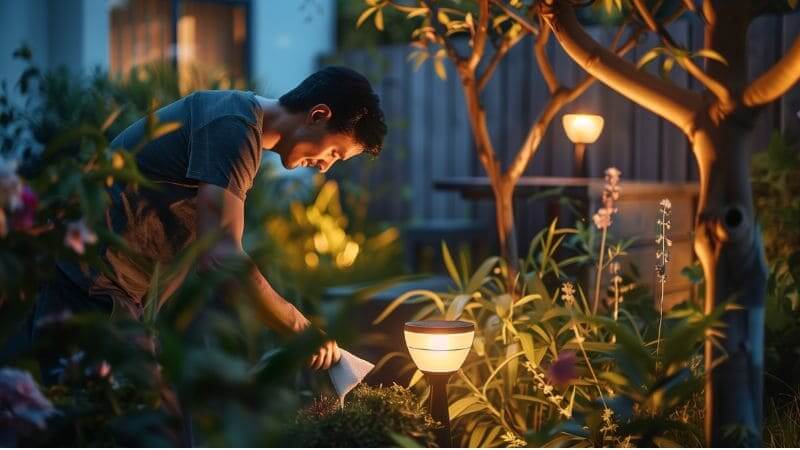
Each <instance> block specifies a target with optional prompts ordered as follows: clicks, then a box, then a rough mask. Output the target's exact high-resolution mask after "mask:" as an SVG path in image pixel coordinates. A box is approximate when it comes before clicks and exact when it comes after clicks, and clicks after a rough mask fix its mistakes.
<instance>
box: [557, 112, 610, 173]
mask: <svg viewBox="0 0 800 450" xmlns="http://www.w3.org/2000/svg"><path fill="white" fill-rule="evenodd" d="M562 123H563V125H564V131H566V133H567V137H568V138H569V140H570V141H572V143H573V144H575V168H574V170H573V175H574V176H576V177H586V163H585V158H584V156H585V153H586V145H588V144H593V143H594V142H595V141H596V140H597V138H599V137H600V133H602V132H603V117H602V116H598V115H596V114H564V117H563V118H562Z"/></svg>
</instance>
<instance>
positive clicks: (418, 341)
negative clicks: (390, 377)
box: [404, 320, 475, 373]
mask: <svg viewBox="0 0 800 450" xmlns="http://www.w3.org/2000/svg"><path fill="white" fill-rule="evenodd" d="M404 334H405V338H406V347H408V352H409V353H410V354H411V359H412V360H414V364H416V365H417V367H418V368H419V370H421V371H423V372H429V373H449V372H455V371H456V370H458V369H459V368H460V367H461V364H463V363H464V360H465V359H466V358H467V355H468V354H469V350H470V348H472V340H473V338H474V337H475V325H473V324H472V323H470V322H463V321H460V320H422V321H418V322H408V323H406V326H405V329H404Z"/></svg>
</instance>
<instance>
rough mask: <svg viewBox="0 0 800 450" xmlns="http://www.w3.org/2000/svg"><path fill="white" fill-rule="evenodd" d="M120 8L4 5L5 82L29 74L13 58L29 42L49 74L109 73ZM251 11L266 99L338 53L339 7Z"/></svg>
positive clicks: (322, 2) (257, 1) (255, 7)
mask: <svg viewBox="0 0 800 450" xmlns="http://www.w3.org/2000/svg"><path fill="white" fill-rule="evenodd" d="M118 1H122V0H19V1H16V0H14V1H11V0H3V1H0V80H2V79H5V80H10V83H13V82H16V80H17V79H18V78H19V75H20V74H21V73H22V71H23V70H24V68H25V64H23V63H21V62H18V61H13V60H12V57H11V54H12V53H13V51H14V49H16V48H18V47H19V46H20V44H22V43H23V42H25V43H27V44H28V46H29V47H30V48H31V49H32V51H33V55H34V61H35V63H36V64H37V65H38V66H39V67H40V68H43V69H52V68H55V67H58V66H60V65H65V66H67V67H68V68H70V69H71V70H76V71H84V72H85V71H87V70H90V69H92V68H93V67H96V66H100V67H103V68H108V67H109V60H110V54H109V26H110V18H109V16H110V14H109V11H110V9H111V7H112V6H113V5H114V4H115V3H116V2H118ZM163 1H165V2H168V3H169V2H171V0H163ZM250 11H251V12H250V14H251V16H250V21H249V24H250V28H251V29H250V30H249V31H250V39H251V41H250V42H251V44H250V53H251V54H250V67H251V70H250V72H251V73H250V75H251V77H252V78H253V79H254V80H256V81H257V82H258V83H259V86H261V92H262V93H263V94H265V95H272V96H277V95H280V94H281V93H283V92H285V91H287V90H289V89H291V88H292V87H294V86H295V85H296V84H297V83H298V82H299V81H301V80H302V79H303V78H305V77H306V76H308V75H309V74H311V73H312V72H313V71H314V70H316V69H317V61H318V59H319V57H320V56H321V55H323V54H328V53H331V52H332V51H333V50H334V47H335V45H336V39H335V37H336V36H335V33H336V25H335V24H336V3H335V0H312V1H307V0H290V1H277V0H252V1H251V9H250Z"/></svg>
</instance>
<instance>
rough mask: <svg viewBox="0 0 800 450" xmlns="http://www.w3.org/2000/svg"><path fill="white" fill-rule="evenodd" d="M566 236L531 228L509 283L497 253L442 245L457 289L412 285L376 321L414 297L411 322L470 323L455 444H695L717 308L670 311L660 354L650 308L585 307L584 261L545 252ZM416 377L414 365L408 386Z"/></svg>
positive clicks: (457, 381) (458, 388)
mask: <svg viewBox="0 0 800 450" xmlns="http://www.w3.org/2000/svg"><path fill="white" fill-rule="evenodd" d="M654 207H655V205H654ZM574 232H575V230H572V229H558V228H556V226H555V223H554V224H553V226H551V227H550V228H549V229H547V230H545V231H544V232H543V233H542V234H541V235H540V236H537V239H535V240H534V242H533V243H532V244H531V245H532V248H531V251H530V252H529V257H528V260H527V261H526V263H525V264H524V265H523V270H522V272H521V274H520V281H519V285H518V286H517V287H516V288H509V287H508V286H506V285H505V282H504V280H506V279H507V278H506V275H505V271H506V270H507V268H506V267H505V265H504V264H503V262H502V261H501V260H500V259H499V258H496V257H495V258H490V259H488V260H486V261H484V262H483V263H482V264H481V265H480V266H479V267H478V268H477V269H476V270H474V271H469V270H468V264H462V265H461V268H460V269H459V268H457V267H456V264H455V263H454V261H453V259H452V257H451V256H450V254H449V251H448V249H447V248H446V247H444V248H443V254H444V256H445V258H444V259H445V262H446V266H447V270H448V272H449V273H450V275H451V277H452V279H453V282H454V285H455V286H456V287H457V289H456V291H455V292H432V291H412V292H409V293H407V294H405V295H403V296H401V297H399V298H398V299H396V300H395V301H394V302H393V303H391V304H390V305H389V306H388V307H387V308H386V310H385V311H384V312H383V314H382V315H381V316H380V317H379V319H378V320H379V321H380V320H382V319H384V318H385V317H386V316H387V315H389V314H391V313H392V312H393V310H394V309H395V308H396V307H398V306H399V305H400V304H401V303H403V302H405V301H409V302H416V303H421V305H420V309H419V312H418V313H417V315H416V317H415V319H421V318H439V319H445V320H454V319H460V320H466V321H470V322H473V323H475V324H476V334H475V340H474V343H473V351H472V352H471V353H470V356H469V357H468V359H467V360H466V361H465V363H464V365H463V366H462V368H461V370H460V371H459V372H458V373H457V375H455V376H453V378H452V379H451V381H450V385H449V390H450V395H449V400H450V416H451V419H452V421H453V427H454V441H455V442H460V444H461V445H463V446H469V447H490V446H497V445H512V446H519V445H525V444H527V445H534V446H541V445H548V446H549V445H557V446H587V445H588V446H596V447H600V446H627V445H644V446H654V445H676V444H675V442H676V440H677V441H680V442H684V443H688V444H690V445H697V444H698V443H699V442H702V438H701V436H702V434H701V431H700V429H699V428H698V425H699V424H698V423H697V422H695V420H696V418H695V417H693V416H691V415H690V414H687V413H686V411H687V408H688V405H690V404H694V403H691V402H694V401H696V399H697V393H698V391H699V390H700V388H701V387H702V383H701V380H702V376H703V374H702V370H700V368H699V365H698V364H697V361H698V359H697V358H698V355H700V354H701V353H702V349H701V344H702V342H703V339H704V333H705V331H706V330H708V329H709V328H711V327H712V326H713V325H714V324H715V320H716V319H717V317H718V316H719V314H720V313H721V311H722V309H720V310H719V311H715V312H714V314H712V315H710V316H705V315H704V314H703V313H702V312H701V311H700V310H699V309H698V308H696V307H693V306H692V305H685V306H684V307H682V308H678V309H674V310H673V311H672V312H671V313H670V314H669V315H667V316H665V324H664V325H665V327H664V328H665V331H664V333H663V334H662V341H661V349H662V350H661V352H660V353H659V354H656V352H655V347H656V346H655V343H656V342H655V336H656V328H657V321H658V315H657V314H651V315H649V316H645V317H634V316H633V315H632V314H631V313H630V312H629V311H628V310H627V307H628V306H629V305H631V302H630V301H629V299H628V298H626V299H625V302H624V303H621V305H622V306H621V307H620V314H619V319H618V320H617V321H615V320H613V319H612V318H609V317H603V316H595V315H592V314H591V309H590V307H589V305H588V303H587V301H586V298H585V296H584V294H583V291H582V290H581V289H580V287H575V285H574V284H573V283H572V282H570V281H569V278H568V274H567V272H566V269H567V267H568V266H570V265H571V264H575V263H577V262H580V261H582V259H581V258H579V257H572V258H568V259H565V260H564V261H558V260H556V259H554V258H553V256H552V255H556V254H558V246H559V244H560V243H561V242H563V241H565V240H566V238H567V237H568V236H570V235H571V234H572V233H574ZM631 292H633V291H631ZM626 295H627V294H626ZM644 298H645V299H647V300H648V301H649V302H650V304H651V305H652V296H646V297H644ZM631 306H633V305H631ZM650 311H652V306H651V307H650ZM422 380H423V377H422V374H421V372H419V371H417V372H416V373H415V375H414V376H413V377H412V380H411V383H410V385H411V386H416V385H417V384H418V383H421V382H422Z"/></svg>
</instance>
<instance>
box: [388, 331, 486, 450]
mask: <svg viewBox="0 0 800 450" xmlns="http://www.w3.org/2000/svg"><path fill="white" fill-rule="evenodd" d="M404 334H405V339H406V346H407V347H408V352H409V353H410V354H411V359H412V360H414V364H416V365H417V368H419V370H420V371H421V372H422V373H424V374H425V377H426V378H427V379H428V382H429V383H430V385H431V401H430V411H431V416H433V418H434V419H435V420H437V421H439V422H440V423H441V424H442V425H443V427H442V428H441V429H439V430H437V431H436V441H437V443H438V444H439V447H452V442H451V440H450V416H449V412H448V405H447V380H449V379H450V376H451V375H453V374H454V373H455V372H456V371H457V370H458V369H460V368H461V365H462V364H463V363H464V360H465V359H466V358H467V355H468V354H469V350H470V348H472V340H473V338H474V337H475V324H473V323H471V322H464V321H461V320H420V321H416V322H406V325H405V327H404Z"/></svg>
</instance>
